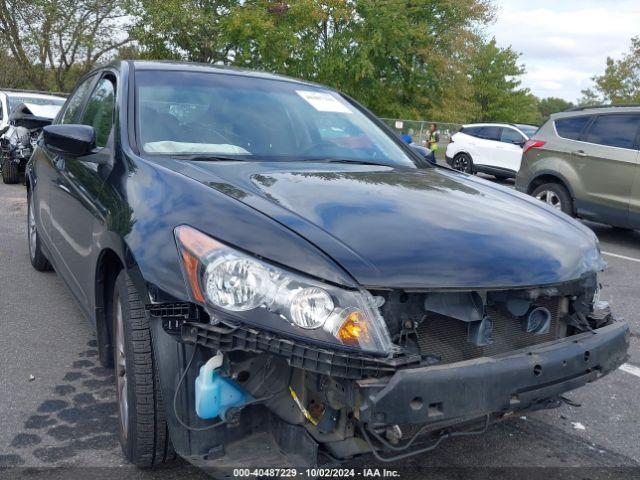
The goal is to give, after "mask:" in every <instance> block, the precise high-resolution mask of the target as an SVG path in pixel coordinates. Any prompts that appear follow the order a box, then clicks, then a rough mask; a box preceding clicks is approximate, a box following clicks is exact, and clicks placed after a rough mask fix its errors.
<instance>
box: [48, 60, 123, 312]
mask: <svg viewBox="0 0 640 480" xmlns="http://www.w3.org/2000/svg"><path fill="white" fill-rule="evenodd" d="M115 82H116V79H115V76H114V75H113V74H112V73H110V72H109V73H106V74H103V75H102V76H100V77H99V78H98V79H97V81H96V83H95V86H93V88H92V92H91V94H90V95H89V97H88V99H87V101H86V102H85V105H84V107H83V109H82V113H81V114H80V116H79V118H78V119H77V120H76V121H75V123H79V124H83V125H90V126H92V127H93V128H94V130H95V134H96V150H95V152H94V153H92V154H90V155H87V156H83V157H74V156H71V155H63V156H60V159H59V161H58V162H57V163H56V170H57V178H56V182H55V184H54V186H53V188H52V194H51V204H52V209H53V214H52V224H53V234H54V241H55V244H56V248H57V250H58V253H59V255H60V259H61V264H62V268H63V269H64V270H65V273H66V277H67V278H68V279H69V282H67V283H68V284H69V287H70V288H71V290H72V291H73V293H74V294H75V296H76V297H77V299H78V301H79V302H80V304H81V305H82V306H87V305H90V304H91V303H92V302H91V301H90V300H91V299H90V298H89V292H90V291H92V289H91V288H90V287H91V285H92V278H91V275H92V272H93V259H94V257H95V252H94V249H95V245H94V244H93V234H94V230H95V229H97V228H100V225H101V224H103V223H104V216H105V211H104V208H103V207H101V206H100V202H99V195H100V191H101V190H102V188H103V185H104V178H105V175H104V168H101V167H104V166H105V163H109V162H110V161H111V159H112V152H113V122H114V115H115V101H116V99H115V92H116V85H115ZM87 313H89V312H87Z"/></svg>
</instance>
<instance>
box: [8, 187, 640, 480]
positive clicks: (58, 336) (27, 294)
mask: <svg viewBox="0 0 640 480" xmlns="http://www.w3.org/2000/svg"><path fill="white" fill-rule="evenodd" d="M589 227H591V228H592V229H593V230H594V231H595V233H596V234H597V235H598V237H599V238H600V242H601V247H602V250H603V253H604V258H605V259H606V260H607V262H608V264H609V267H608V269H607V270H606V271H605V273H604V275H603V277H602V279H603V283H604V291H603V298H604V299H606V300H609V301H610V302H611V304H612V306H613V308H614V310H615V312H616V313H618V314H619V315H620V316H622V317H624V318H625V319H626V320H627V321H628V322H629V323H630V325H631V328H632V332H633V334H632V344H631V351H630V354H631V357H630V359H629V361H628V363H627V364H625V365H624V366H623V367H622V368H621V369H619V370H617V371H616V372H614V373H612V374H610V375H609V376H607V377H605V378H604V379H601V380H599V381H598V382H595V383H593V384H590V385H587V386H585V387H582V388H580V389H578V390H576V391H573V392H571V393H569V394H568V395H567V397H568V398H569V399H570V400H571V401H572V402H571V403H573V406H571V405H563V406H561V407H559V408H557V409H553V410H547V411H539V412H534V413H528V414H526V415H522V416H516V417H514V418H512V419H510V420H506V421H504V422H501V423H499V424H496V425H493V426H491V427H490V428H489V430H488V431H487V432H486V433H485V434H484V435H482V436H478V437H468V438H459V439H451V440H448V441H445V442H443V444H442V445H441V446H440V447H439V448H438V449H436V450H434V451H432V452H429V453H428V454H425V455H423V456H420V457H416V458H412V459H409V460H406V461H404V462H399V463H395V464H393V463H392V464H381V463H380V462H378V461H376V460H375V459H373V458H372V457H364V458H362V459H359V460H357V461H354V462H352V463H350V464H348V465H347V466H348V467H354V468H355V469H356V470H357V471H363V470H361V469H362V468H365V467H366V468H373V467H379V468H382V467H385V468H387V469H391V470H394V469H395V470H397V471H398V472H399V473H400V476H401V478H403V479H420V478H426V477H427V476H429V477H434V476H438V477H439V478H452V479H453V478H480V477H484V476H487V475H488V476H491V477H492V478H493V477H497V478H513V476H514V475H517V476H527V475H526V474H530V475H529V476H532V477H536V478H545V479H546V478H549V477H554V476H557V475H558V474H559V473H562V474H564V475H563V476H564V477H566V478H640V318H639V314H638V312H639V311H640V232H637V231H636V232H633V231H623V230H619V229H613V228H611V227H607V226H603V225H598V224H589ZM0 326H1V330H0V373H1V375H0V477H15V478H17V477H21V476H25V475H27V474H29V475H30V476H34V475H37V473H41V474H42V475H45V476H46V477H47V478H57V477H60V478H69V476H71V474H72V473H74V472H75V473H78V472H79V474H80V475H81V476H83V477H89V476H90V477H94V478H114V477H116V476H117V477H121V478H141V479H146V478H168V479H170V478H183V477H185V476H188V477H190V478H199V477H202V478H205V477H204V475H203V474H202V473H201V472H199V471H198V470H196V469H195V468H193V467H191V466H189V465H187V464H185V463H184V462H179V463H178V464H176V465H174V466H173V467H171V468H166V469H162V470H160V471H159V472H150V471H145V470H138V469H135V468H133V467H130V466H128V465H127V463H126V461H125V459H124V457H123V456H122V453H121V451H120V447H119V445H118V441H117V435H116V403H115V389H114V379H113V375H112V372H111V371H109V370H105V369H103V368H101V367H100V366H99V364H98V362H97V359H96V355H97V349H96V343H95V337H94V333H93V328H92V327H91V326H90V325H89V324H88V323H87V322H86V321H85V320H84V318H83V317H82V315H81V314H80V311H79V310H78V308H77V307H76V306H75V304H74V303H73V300H72V299H71V297H70V295H69V294H68V293H67V291H66V290H65V287H64V286H63V284H62V281H61V280H60V279H59V278H58V277H57V276H56V274H55V273H53V272H47V273H40V272H36V271H35V270H34V269H32V268H31V265H30V263H29V258H28V252H27V237H26V197H25V189H24V187H23V186H21V185H3V184H0ZM10 467H17V468H10ZM51 467H56V468H55V469H53V470H51ZM541 467H546V468H541ZM567 467H574V468H567ZM39 469H44V470H39ZM358 469H360V470H358ZM514 469H516V470H514ZM514 472H515V473H514ZM485 474H487V475H485Z"/></svg>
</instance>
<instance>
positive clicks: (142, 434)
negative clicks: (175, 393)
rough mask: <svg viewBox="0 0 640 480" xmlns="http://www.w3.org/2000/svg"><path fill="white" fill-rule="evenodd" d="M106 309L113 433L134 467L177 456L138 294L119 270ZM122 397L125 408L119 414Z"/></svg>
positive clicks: (148, 466) (150, 465) (160, 461)
mask: <svg viewBox="0 0 640 480" xmlns="http://www.w3.org/2000/svg"><path fill="white" fill-rule="evenodd" d="M107 315H108V317H107V318H108V319H109V320H110V321H111V325H112V326H113V355H114V365H115V369H116V371H115V375H116V391H117V400H118V401H117V403H118V436H119V440H120V445H121V447H122V451H123V453H124V455H125V457H127V460H129V461H130V462H131V463H133V464H134V465H136V466H138V467H147V468H150V467H156V466H160V465H162V464H166V463H169V462H171V461H173V460H175V459H176V453H175V451H174V449H173V446H172V445H171V439H170V438H169V430H168V428H167V420H166V414H165V409H164V403H163V399H162V389H161V388H160V380H159V376H158V372H157V370H156V366H155V360H154V354H153V346H152V342H151V331H150V329H149V322H148V320H147V318H146V316H145V311H144V305H143V304H142V302H141V301H140V296H139V295H138V292H137V290H136V288H135V286H134V285H133V283H132V282H131V280H130V279H129V277H128V275H127V274H126V272H125V271H124V270H122V271H121V272H120V274H119V275H118V277H117V279H116V281H115V285H114V289H113V295H112V296H111V301H110V302H108V305H107ZM118 315H120V319H119V318H118ZM119 335H121V337H118V336H119ZM123 378H124V380H125V381H124V384H123V383H122V379H123ZM123 401H125V402H126V410H127V412H126V414H123Z"/></svg>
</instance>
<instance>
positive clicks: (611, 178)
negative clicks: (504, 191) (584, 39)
mask: <svg viewBox="0 0 640 480" xmlns="http://www.w3.org/2000/svg"><path fill="white" fill-rule="evenodd" d="M639 149H640V106H605V107H587V108H578V109H573V110H570V111H566V112H562V113H558V114H555V115H552V116H551V118H550V119H549V120H548V121H547V122H546V123H545V124H544V125H543V126H542V127H540V129H539V130H538V131H537V132H536V134H535V135H533V137H532V138H531V139H530V140H529V141H527V143H526V144H525V146H524V148H523V154H522V164H521V166H520V171H519V172H518V176H517V177H516V188H517V189H518V190H520V191H521V192H526V193H528V194H530V195H533V196H534V197H536V198H538V199H539V200H542V201H544V202H547V203H548V204H550V205H552V206H554V207H556V208H558V209H560V210H562V211H563V212H565V213H567V214H569V215H572V216H575V217H580V218H584V219H587V220H594V221H598V222H602V223H607V224H609V225H614V226H617V227H622V228H637V229H640V167H639V166H638V162H639V161H640V152H639Z"/></svg>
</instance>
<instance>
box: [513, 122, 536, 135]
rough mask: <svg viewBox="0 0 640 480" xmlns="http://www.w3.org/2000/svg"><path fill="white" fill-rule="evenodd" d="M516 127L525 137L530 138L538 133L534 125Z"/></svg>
mask: <svg viewBox="0 0 640 480" xmlns="http://www.w3.org/2000/svg"><path fill="white" fill-rule="evenodd" d="M516 127H518V128H519V129H520V130H522V133H524V134H525V135H526V136H527V137H532V136H533V134H534V133H536V132H537V131H538V127H536V126H535V125H522V124H516Z"/></svg>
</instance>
